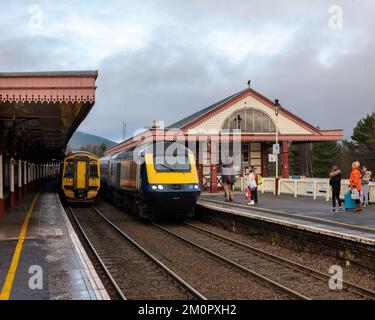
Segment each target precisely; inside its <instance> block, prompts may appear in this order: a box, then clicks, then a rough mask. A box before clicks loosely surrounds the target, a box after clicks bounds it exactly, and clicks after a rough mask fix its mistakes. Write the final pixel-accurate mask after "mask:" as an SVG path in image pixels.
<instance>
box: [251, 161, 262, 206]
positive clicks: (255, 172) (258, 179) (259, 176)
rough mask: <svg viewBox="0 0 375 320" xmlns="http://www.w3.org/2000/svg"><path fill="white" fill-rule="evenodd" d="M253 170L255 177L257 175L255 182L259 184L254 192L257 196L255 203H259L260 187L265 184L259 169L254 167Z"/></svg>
mask: <svg viewBox="0 0 375 320" xmlns="http://www.w3.org/2000/svg"><path fill="white" fill-rule="evenodd" d="M253 170H254V175H255V182H256V184H257V187H256V188H255V190H254V194H255V198H254V201H255V203H258V187H259V186H260V185H261V184H262V183H263V181H262V176H261V175H260V174H258V173H257V168H256V167H253Z"/></svg>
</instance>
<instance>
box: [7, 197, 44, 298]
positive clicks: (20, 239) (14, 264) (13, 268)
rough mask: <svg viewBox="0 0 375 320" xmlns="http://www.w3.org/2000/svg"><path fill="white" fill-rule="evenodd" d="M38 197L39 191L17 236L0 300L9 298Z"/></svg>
mask: <svg viewBox="0 0 375 320" xmlns="http://www.w3.org/2000/svg"><path fill="white" fill-rule="evenodd" d="M38 197H39V193H37V194H36V195H35V197H34V200H33V202H32V203H31V206H30V208H29V210H28V212H27V215H26V218H25V220H24V222H23V225H22V229H21V232H20V235H19V237H18V242H17V245H16V249H15V250H14V253H13V259H12V263H11V264H10V267H9V270H8V274H7V277H6V279H5V283H4V287H3V290H2V291H1V294H0V300H9V296H10V292H11V290H12V286H13V280H14V277H15V275H16V272H17V267H18V262H19V259H20V256H21V251H22V247H23V243H24V241H25V236H26V232H27V227H28V225H29V221H30V217H31V213H32V212H33V210H34V206H35V203H36V200H37V199H38Z"/></svg>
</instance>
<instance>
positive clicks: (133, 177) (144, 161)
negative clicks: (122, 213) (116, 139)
mask: <svg viewBox="0 0 375 320" xmlns="http://www.w3.org/2000/svg"><path fill="white" fill-rule="evenodd" d="M168 148H173V150H174V152H173V155H172V157H166V154H168ZM169 158H172V161H170V159H169ZM100 166H101V186H102V192H103V194H104V195H105V196H106V197H107V198H109V199H110V200H111V201H113V202H114V203H115V204H116V205H117V207H119V208H124V209H125V210H127V211H129V212H130V213H132V214H136V215H138V216H139V217H141V218H147V219H154V218H159V217H166V216H175V217H180V218H183V217H191V216H193V215H194V207H195V204H196V201H197V199H198V197H199V195H200V191H201V190H200V185H199V180H198V174H197V168H196V163H195V158H194V155H193V153H192V152H191V151H190V150H189V149H188V148H186V147H185V146H183V145H181V144H178V143H172V142H169V143H168V142H157V143H152V144H149V145H146V146H143V147H138V148H137V149H131V150H126V151H123V152H120V153H118V154H115V155H112V156H110V157H104V158H101V159H100Z"/></svg>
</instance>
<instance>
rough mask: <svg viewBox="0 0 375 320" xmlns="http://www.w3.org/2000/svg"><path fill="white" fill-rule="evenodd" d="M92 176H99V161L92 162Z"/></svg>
mask: <svg viewBox="0 0 375 320" xmlns="http://www.w3.org/2000/svg"><path fill="white" fill-rule="evenodd" d="M90 177H91V178H98V177H99V175H98V163H97V162H90Z"/></svg>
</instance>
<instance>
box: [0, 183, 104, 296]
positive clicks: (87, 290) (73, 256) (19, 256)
mask: <svg viewBox="0 0 375 320" xmlns="http://www.w3.org/2000/svg"><path fill="white" fill-rule="evenodd" d="M0 252H1V255H0V290H1V292H0V300H45V299H46V300H65V299H77V300H103V299H104V300H107V299H109V296H108V293H107V291H106V290H105V289H104V286H103V284H102V282H101V280H100V278H99V277H98V275H97V273H96V271H95V269H94V267H93V265H92V264H91V261H90V260H89V258H88V256H87V254H86V252H85V250H84V248H83V247H82V245H81V243H80V241H79V239H78V237H77V235H76V234H75V232H74V230H73V227H72V226H71V224H70V222H69V219H68V217H67V216H66V213H65V210H64V208H63V207H62V205H61V202H60V199H59V196H58V194H57V193H56V184H55V183H50V182H49V183H46V184H45V186H44V187H43V189H42V191H41V192H40V194H39V193H38V194H36V193H30V194H27V195H26V196H25V198H24V199H23V200H22V201H19V202H18V204H17V207H15V208H12V209H8V210H7V211H6V214H5V216H4V218H3V219H2V220H1V221H0Z"/></svg>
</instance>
